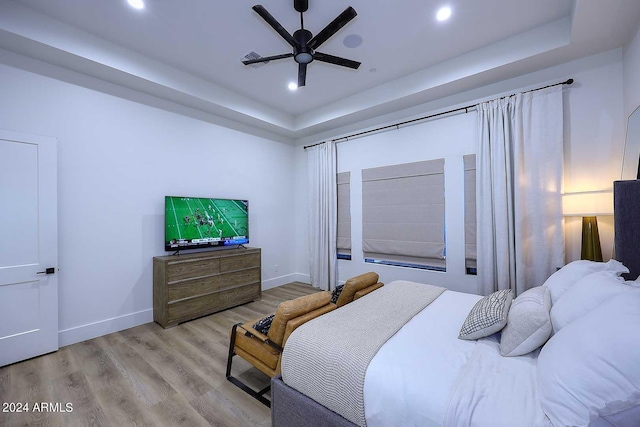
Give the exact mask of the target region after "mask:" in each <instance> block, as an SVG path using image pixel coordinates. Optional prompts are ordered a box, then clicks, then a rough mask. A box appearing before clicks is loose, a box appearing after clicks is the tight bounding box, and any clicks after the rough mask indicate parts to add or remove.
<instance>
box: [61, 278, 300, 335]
mask: <svg viewBox="0 0 640 427" xmlns="http://www.w3.org/2000/svg"><path fill="white" fill-rule="evenodd" d="M309 279H310V276H309V275H308V274H299V273H292V274H287V275H284V276H280V277H274V278H272V279H269V280H263V281H262V290H266V289H271V288H276V287H278V286H282V285H286V284H287V283H291V282H303V283H309ZM149 322H153V309H152V308H150V309H148V310H142V311H138V312H136V313H130V314H125V315H123V316H118V317H112V318H111V319H105V320H100V321H97V322H93V323H88V324H86V325H81V326H75V327H73V328H69V329H64V330H62V331H58V345H59V346H60V347H64V346H67V345H71V344H75V343H78V342H82V341H86V340H89V339H92V338H97V337H101V336H103V335H107V334H111V333H113V332H118V331H122V330H125V329H129V328H133V327H135V326H139V325H144V324H145V323H149Z"/></svg>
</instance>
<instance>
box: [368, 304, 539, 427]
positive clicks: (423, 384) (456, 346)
mask: <svg viewBox="0 0 640 427" xmlns="http://www.w3.org/2000/svg"><path fill="white" fill-rule="evenodd" d="M479 299H480V297H479V296H477V295H471V294H464V293H459V292H454V291H445V292H444V293H443V294H442V295H440V297H439V298H438V299H436V300H435V301H433V302H432V303H431V304H430V305H429V306H428V307H427V308H425V309H424V310H422V311H421V312H420V313H419V314H417V315H416V316H415V317H414V318H413V319H412V320H411V321H409V322H408V323H407V324H406V325H405V326H404V327H403V328H402V329H401V330H400V331H398V332H397V333H396V334H395V335H394V336H393V337H392V338H391V339H389V340H388V341H387V342H386V343H385V344H384V346H382V348H381V349H380V350H379V351H378V353H377V354H376V356H375V357H374V358H373V360H372V361H371V363H370V364H369V368H368V369H367V374H366V377H365V386H364V407H365V416H366V421H367V426H368V427H378V426H380V427H383V426H420V427H430V426H443V425H444V426H477V427H484V426H490V427H502V426H504V427H514V426H518V427H543V426H544V427H547V426H549V425H550V423H549V421H548V419H547V418H546V416H545V415H544V412H543V411H542V408H541V407H540V404H539V402H538V398H537V383H536V358H537V352H534V353H532V354H529V355H526V356H520V357H512V358H507V357H502V356H500V353H499V343H498V342H497V340H496V339H495V337H489V338H484V339H481V340H478V341H464V340H460V339H458V333H459V331H460V327H461V326H462V323H463V322H464V319H465V318H466V317H467V314H468V313H469V310H471V308H472V307H473V305H474V304H475V303H476V302H477V301H478V300H479Z"/></svg>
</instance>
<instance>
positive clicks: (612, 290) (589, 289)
mask: <svg viewBox="0 0 640 427" xmlns="http://www.w3.org/2000/svg"><path fill="white" fill-rule="evenodd" d="M623 280H624V279H623V278H622V277H618V276H614V275H612V274H611V273H610V272H608V271H601V272H598V273H593V274H589V275H588V276H585V277H583V278H582V279H580V280H578V281H577V282H576V284H575V285H573V286H572V287H571V288H569V290H567V292H565V293H564V294H563V295H562V298H560V299H559V300H558V301H556V303H555V304H554V305H553V307H552V308H551V324H552V325H553V333H554V334H555V333H557V332H558V331H559V330H560V329H562V328H563V327H565V326H567V325H568V324H569V323H571V322H573V321H574V320H576V319H578V318H580V317H582V316H584V315H585V314H586V313H588V312H589V311H591V310H593V309H594V308H596V307H597V306H599V305H600V304H602V303H603V302H605V301H607V300H608V299H609V298H612V297H614V296H616V295H617V294H619V293H622V292H626V291H630V290H632V288H631V287H630V286H628V285H625V284H624V282H623Z"/></svg>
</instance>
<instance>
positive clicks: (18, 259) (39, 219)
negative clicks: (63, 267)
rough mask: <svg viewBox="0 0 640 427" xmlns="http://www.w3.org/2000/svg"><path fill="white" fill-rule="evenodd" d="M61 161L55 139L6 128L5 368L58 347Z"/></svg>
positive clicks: (1, 193) (0, 223) (1, 142)
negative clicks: (58, 190)
mask: <svg viewBox="0 0 640 427" xmlns="http://www.w3.org/2000/svg"><path fill="white" fill-rule="evenodd" d="M56 163H57V150H56V140H55V139H53V138H45V137H39V136H32V135H25V134H20V133H16V132H9V131H3V130H0V366H4V365H7V364H10V363H14V362H17V361H20V360H24V359H28V358H30V357H34V356H38V355H40V354H44V353H49V352H51V351H55V350H57V349H58V280H57V274H55V272H57V266H58V215H57V165H56ZM47 269H49V273H50V274H46V271H47ZM52 271H53V274H51V272H52Z"/></svg>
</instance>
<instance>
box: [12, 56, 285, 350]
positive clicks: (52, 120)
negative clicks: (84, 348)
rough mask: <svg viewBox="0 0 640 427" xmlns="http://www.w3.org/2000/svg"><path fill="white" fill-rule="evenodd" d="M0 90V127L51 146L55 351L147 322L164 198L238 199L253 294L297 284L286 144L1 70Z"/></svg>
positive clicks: (160, 249) (160, 251) (159, 252)
mask: <svg viewBox="0 0 640 427" xmlns="http://www.w3.org/2000/svg"><path fill="white" fill-rule="evenodd" d="M0 59H1V58H0ZM67 77H69V74H67ZM71 79H72V77H71ZM0 93H1V94H2V101H0V128H2V129H8V130H13V131H18V132H23V133H29V134H36V135H45V136H50V137H54V138H57V140H58V201H59V205H58V211H59V212H58V218H59V268H60V273H59V284H60V286H59V289H60V290H59V301H60V309H59V313H60V314H59V320H60V322H59V324H60V344H61V345H66V344H70V343H73V342H78V341H82V340H84V339H88V338H91V337H94V336H99V335H103V334H105V333H109V332H113V331H116V330H120V329H124V328H127V327H131V326H135V325H138V324H141V323H146V322H149V321H151V320H152V258H153V257H154V256H157V255H165V254H166V253H165V252H164V244H163V239H164V196H165V195H187V196H207V197H223V198H225V197H227V198H242V199H248V200H249V203H250V233H251V237H250V238H251V246H256V247H261V248H262V261H263V272H262V278H263V288H268V287H272V286H278V285H281V284H284V283H287V282H290V281H292V280H295V276H293V273H294V271H295V269H294V263H293V255H292V247H293V243H292V239H293V234H294V233H293V229H292V227H291V224H290V222H291V216H292V206H293V205H294V191H293V188H294V187H293V176H294V175H293V169H292V168H291V165H292V163H293V159H294V148H293V147H292V146H290V145H285V144H282V143H277V142H273V141H270V140H267V139H262V138H260V137H257V136H251V135H248V134H245V133H241V132H238V131H234V130H230V129H227V128H223V127H220V126H217V125H213V124H210V123H206V122H204V121H199V120H196V119H192V118H188V117H185V116H181V115H177V114H174V113H170V112H166V111H163V110H159V109H155V108H152V107H148V106H145V105H142V104H139V103H135V102H131V101H127V100H125V99H122V98H119V97H114V96H110V95H106V94H104V93H101V92H96V91H93V90H90V89H87V88H84V87H80V86H76V85H73V84H69V83H65V82H62V81H59V80H54V79H51V78H48V77H44V76H42V75H37V74H32V73H30V72H26V71H23V70H19V69H16V68H12V67H9V66H6V65H0ZM274 265H278V266H279V272H278V273H276V272H275V271H274V268H273V266H274Z"/></svg>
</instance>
